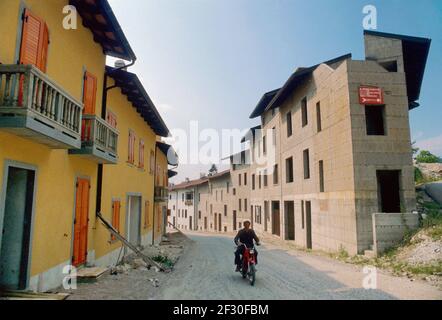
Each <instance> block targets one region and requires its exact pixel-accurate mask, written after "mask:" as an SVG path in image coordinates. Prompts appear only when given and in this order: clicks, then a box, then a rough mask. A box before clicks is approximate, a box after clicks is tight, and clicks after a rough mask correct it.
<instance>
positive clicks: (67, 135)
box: [0, 0, 169, 291]
mask: <svg viewBox="0 0 442 320" xmlns="http://www.w3.org/2000/svg"><path fill="white" fill-rule="evenodd" d="M68 5H70V7H67V6H68ZM74 8H75V10H74ZM0 17H1V19H0V28H1V30H3V31H2V37H1V38H0V63H1V64H0V192H1V193H0V230H3V235H2V236H0V287H6V288H11V289H20V290H24V289H30V290H35V291H46V290H48V289H52V288H55V287H57V286H59V285H61V283H62V280H63V278H64V277H65V276H66V275H67V274H66V271H67V269H66V266H69V265H74V266H76V267H82V266H85V265H96V266H109V265H112V264H113V263H115V262H116V257H117V255H118V252H119V251H120V249H121V243H119V242H118V241H115V239H112V237H111V235H110V233H109V231H108V230H107V229H106V228H105V227H104V226H103V224H102V223H100V221H99V220H98V219H97V218H96V213H97V212H100V213H101V214H102V216H103V217H104V218H105V219H106V220H108V221H109V222H111V223H112V224H113V225H114V227H115V228H117V229H118V230H119V231H120V233H121V234H122V235H124V236H125V237H126V238H127V239H128V240H129V241H130V242H132V243H133V244H136V245H148V244H151V243H153V241H155V238H154V235H153V231H154V230H153V228H154V224H153V223H154V221H155V217H154V203H155V196H154V189H155V170H156V167H157V165H158V164H157V163H156V157H155V152H156V150H157V147H156V143H157V140H158V137H161V136H163V137H165V136H167V135H168V134H169V131H168V129H167V127H166V125H165V124H164V122H163V120H162V119H161V116H160V115H159V113H158V111H157V110H156V108H155V106H154V105H153V103H152V101H151V100H150V98H149V96H148V95H147V93H146V91H145V89H144V88H143V86H142V84H141V82H140V81H139V79H138V77H137V76H136V75H135V74H133V73H130V72H128V71H126V69H125V68H121V67H120V68H110V67H106V56H113V57H116V58H119V59H124V60H126V61H129V62H131V63H134V62H135V60H136V56H135V54H134V53H133V51H132V49H131V47H130V45H129V44H128V42H127V39H126V37H125V35H124V34H123V32H122V31H121V28H120V26H119V24H118V22H117V20H116V18H115V16H114V15H113V13H112V10H111V8H110V6H109V4H108V3H107V1H84V0H70V1H68V0H48V1H41V0H6V1H1V2H0ZM72 17H75V18H76V20H77V21H76V24H74V22H75V19H74V20H73V19H72ZM67 18H70V19H67ZM66 23H67V24H66ZM161 165H162V166H164V163H163V164H161ZM166 169H167V162H166ZM166 171H167V170H166ZM165 183H167V179H166V181H165ZM160 230H163V229H162V227H161V228H160ZM156 239H157V241H158V239H160V238H158V237H156Z"/></svg>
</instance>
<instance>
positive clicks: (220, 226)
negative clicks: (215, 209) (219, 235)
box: [218, 213, 222, 232]
mask: <svg viewBox="0 0 442 320" xmlns="http://www.w3.org/2000/svg"><path fill="white" fill-rule="evenodd" d="M221 218H222V215H221V213H219V214H218V231H219V232H221V231H222V230H221V228H222V223H221Z"/></svg>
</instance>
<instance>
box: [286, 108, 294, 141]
mask: <svg viewBox="0 0 442 320" xmlns="http://www.w3.org/2000/svg"><path fill="white" fill-rule="evenodd" d="M292 134H293V128H292V113H291V112H288V113H287V137H291V136H292Z"/></svg>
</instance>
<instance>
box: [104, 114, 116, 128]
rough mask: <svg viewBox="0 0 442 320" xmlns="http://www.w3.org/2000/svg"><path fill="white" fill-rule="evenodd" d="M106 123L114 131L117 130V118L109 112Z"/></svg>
mask: <svg viewBox="0 0 442 320" xmlns="http://www.w3.org/2000/svg"><path fill="white" fill-rule="evenodd" d="M106 122H107V123H108V124H109V125H110V126H111V127H112V128H114V129H116V128H117V116H116V114H115V113H113V112H111V111H109V110H108V111H107V116H106Z"/></svg>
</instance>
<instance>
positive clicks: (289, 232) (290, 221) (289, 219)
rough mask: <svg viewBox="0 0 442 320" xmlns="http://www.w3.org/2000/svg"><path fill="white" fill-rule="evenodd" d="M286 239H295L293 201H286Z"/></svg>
mask: <svg viewBox="0 0 442 320" xmlns="http://www.w3.org/2000/svg"><path fill="white" fill-rule="evenodd" d="M284 212H285V239H286V240H295V204H294V202H293V201H285V202H284Z"/></svg>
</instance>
